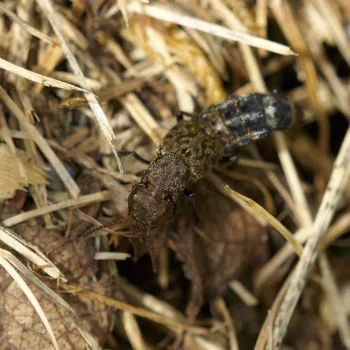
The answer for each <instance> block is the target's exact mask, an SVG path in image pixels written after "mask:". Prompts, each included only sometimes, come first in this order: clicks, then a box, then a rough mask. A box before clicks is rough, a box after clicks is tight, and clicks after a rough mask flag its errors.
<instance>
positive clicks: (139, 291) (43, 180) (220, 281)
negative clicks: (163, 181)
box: [0, 0, 350, 349]
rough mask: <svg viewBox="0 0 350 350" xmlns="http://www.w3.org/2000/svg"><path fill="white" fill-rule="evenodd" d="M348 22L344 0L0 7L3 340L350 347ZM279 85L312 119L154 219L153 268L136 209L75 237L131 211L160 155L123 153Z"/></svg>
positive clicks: (249, 153)
mask: <svg viewBox="0 0 350 350" xmlns="http://www.w3.org/2000/svg"><path fill="white" fill-rule="evenodd" d="M349 22H350V8H349V5H348V2H347V1H345V0H338V1H336V2H331V1H330V0H313V1H306V0H305V1H298V2H297V3H295V2H292V1H285V2H280V1H269V2H267V1H263V0H257V1H243V0H230V1H228V0H218V1H199V0H191V1H182V0H178V1H175V2H169V1H165V0H159V1H153V2H152V3H149V4H145V2H144V1H126V0H125V1H118V2H116V1H112V0H98V1H93V2H92V1H80V0H75V1H73V2H67V1H63V0H57V1H47V2H43V1H39V0H38V1H34V0H27V1H18V2H13V1H7V0H5V1H3V2H2V4H1V7H0V32H1V37H2V38H3V43H2V45H1V50H0V52H1V54H0V56H1V57H0V60H1V77H0V85H1V88H0V100H1V110H0V118H1V119H0V121H1V123H0V125H1V129H0V142H1V143H0V160H1V170H0V194H1V200H0V218H1V224H2V226H1V240H2V242H3V243H2V249H3V250H2V251H1V254H0V255H1V262H2V265H3V266H4V267H5V269H6V271H7V272H4V273H2V274H1V275H0V290H1V292H0V293H1V298H0V300H1V305H0V312H1V314H2V315H3V317H2V319H1V329H2V332H1V337H0V344H1V347H4V348H5V346H8V344H11V345H10V346H11V348H14V349H29V348H33V346H34V347H35V348H45V349H46V348H47V349H51V348H52V349H54V348H55V347H56V344H55V342H56V343H57V346H58V348H64V349H80V348H82V349H83V348H85V347H86V346H87V344H88V346H90V347H91V348H95V349H97V348H99V347H100V348H110V349H117V348H133V349H146V348H157V347H158V348H166V347H167V346H171V345H173V346H175V347H177V348H184V349H196V348H198V349H209V348H210V349H213V348H215V349H227V348H232V349H237V348H239V349H250V348H254V344H255V343H256V345H255V348H256V349H262V348H265V347H266V346H267V347H268V346H271V344H272V345H273V346H275V347H276V348H278V347H279V346H281V345H280V342H281V340H282V339H284V342H283V346H288V347H289V348H292V349H306V348H311V347H313V348H322V349H333V348H337V349H338V348H339V349H343V348H344V349H347V348H349V344H350V341H349V339H350V328H349V324H348V315H349V308H347V307H343V306H344V305H345V304H346V298H345V296H346V291H347V290H348V286H349V274H348V272H347V269H346V266H347V263H344V260H346V255H347V249H348V244H347V238H348V237H347V235H348V234H349V224H348V220H347V219H348V218H347V217H348V209H347V207H348V201H349V195H348V193H349V186H348V178H347V176H348V163H349V162H348V159H349V157H348V154H349V153H348V151H347V150H348V148H347V146H348V141H347V140H348V138H346V139H345V141H344V143H343V147H342V150H341V152H340V153H339V149H340V145H341V144H342V140H343V137H344V134H345V130H346V128H347V126H348V118H349V115H350V114H349V111H348V105H349V103H348V102H349V98H350V97H349V96H350V90H349V88H348V85H349V72H350V69H349V57H350V56H349V55H350V53H349V47H350V46H349V32H348V29H347V28H348V27H349ZM267 28H269V31H267ZM234 40H238V42H235V41H234ZM249 45H251V46H249ZM281 55H286V56H285V57H284V56H281ZM295 55H297V56H295ZM79 85H80V87H79ZM79 89H80V90H79ZM273 90H277V91H278V92H279V93H281V94H283V95H285V96H288V97H289V99H290V101H292V102H293V103H294V104H295V108H296V112H297V113H299V114H300V117H299V119H298V120H299V122H298V123H297V124H298V125H294V126H293V127H292V128H291V129H290V130H289V131H288V132H286V133H285V134H284V135H281V134H278V135H275V136H274V137H272V138H270V139H269V140H266V141H263V142H259V143H258V144H257V145H252V146H250V147H247V148H242V149H240V151H239V160H238V163H237V164H230V163H227V164H226V163H222V164H219V165H218V168H219V169H218V171H216V170H214V173H215V174H208V176H207V177H206V179H203V180H202V181H200V182H199V183H197V184H195V185H194V186H192V188H191V189H189V190H190V191H191V192H192V193H194V194H195V195H194V197H193V198H192V197H191V198H187V197H185V198H184V199H183V200H182V201H181V203H180V204H179V205H178V206H177V212H176V213H175V215H174V218H173V220H172V221H171V222H170V223H169V224H168V225H163V226H164V227H159V228H157V229H154V230H152V231H151V232H150V236H151V238H152V240H153V243H154V248H155V251H156V253H157V255H158V259H159V265H160V268H159V272H158V276H155V275H153V273H152V268H151V264H150V260H149V257H148V256H147V255H148V254H146V253H147V251H148V249H147V244H146V242H145V241H144V240H142V239H140V238H135V237H133V236H132V232H130V228H129V226H128V222H127V221H124V222H122V223H119V224H117V225H115V226H111V227H109V228H108V230H107V229H106V230H105V231H104V232H101V234H99V235H97V237H95V238H94V239H88V240H87V239H80V240H78V239H76V237H79V236H81V235H84V233H86V231H87V230H89V229H90V228H91V227H96V226H98V225H101V224H107V225H108V224H109V223H111V222H113V221H115V220H118V219H122V218H125V217H126V216H127V214H128V213H127V208H128V207H127V200H128V195H129V194H130V192H131V188H132V185H133V184H135V183H137V182H138V181H139V179H140V177H141V176H142V174H143V172H144V170H145V169H146V168H147V166H146V165H144V164H142V163H141V162H139V161H138V160H137V159H135V158H133V157H132V156H130V155H129V156H125V157H124V156H123V157H122V158H121V160H120V162H121V163H122V164H121V163H120V162H119V160H118V156H117V151H129V152H137V153H138V154H139V155H141V156H142V157H143V158H145V159H147V160H150V161H151V160H152V159H153V158H154V156H155V154H156V149H157V146H158V144H159V141H160V140H161V139H162V137H163V135H165V133H166V132H167V131H168V130H169V129H170V128H171V127H172V126H174V125H175V124H176V118H175V115H176V113H177V112H178V111H180V110H182V111H185V112H189V113H192V112H194V113H197V112H199V111H201V110H202V109H203V108H205V107H207V106H208V105H210V104H213V103H218V102H221V101H222V100H224V99H225V98H226V97H227V96H229V95H230V94H232V93H242V94H243V93H244V94H247V93H253V92H267V91H273ZM86 91H89V92H86ZM94 118H97V120H98V122H97V123H95V121H94ZM272 139H273V141H274V145H273V144H272ZM335 159H336V161H334V160H335ZM279 161H280V163H279ZM121 165H122V166H121ZM121 169H123V170H124V174H122V172H121V171H120V170H121ZM329 178H331V180H330V185H329V186H328V187H327V182H328V180H329ZM225 185H229V186H230V188H231V189H232V190H233V191H234V192H228V191H227V190H226V189H225V188H226V187H225ZM106 190H107V191H106ZM238 194H243V196H244V197H242V196H241V197H240V196H239V195H238ZM321 203H322V205H321ZM319 208H320V209H319ZM266 210H267V211H266ZM316 212H317V213H318V214H317V220H316V221H314V218H313V216H314V214H315V213H316ZM20 222H21V223H20ZM8 223H10V224H11V226H13V227H11V229H8V228H5V227H4V226H5V225H6V224H8ZM18 223H20V224H18ZM278 232H279V233H281V234H282V233H286V234H289V233H290V232H291V233H293V234H294V238H293V239H292V240H290V241H291V243H292V244H293V245H294V247H296V250H297V251H298V253H301V258H300V259H299V257H297V255H296V254H295V250H294V249H293V248H291V247H292V244H291V243H285V240H284V239H282V238H281V237H280V236H279V233H278ZM323 235H325V236H324V237H325V238H324V240H322V238H323ZM288 239H289V238H288ZM298 242H299V243H298ZM305 242H307V243H305ZM315 242H316V243H315ZM304 244H306V245H304ZM301 246H302V249H301ZM319 247H320V249H319ZM13 254H15V255H16V256H17V257H19V258H20V260H18V259H17V258H16V257H15V256H14V255H13ZM129 256H132V257H133V259H130V258H128V257H129ZM120 257H123V258H124V260H119V258H120ZM125 258H126V259H125ZM316 258H318V260H317V262H318V264H313V261H314V260H315V259H316ZM26 266H27V267H28V268H29V269H28V268H27V267H26ZM305 266H306V269H305V270H304V268H305ZM311 267H312V271H311V274H310V276H311V277H310V279H308V280H307V279H306V276H307V275H308V273H309V272H310V271H309V270H310V268H311ZM16 271H17V272H16ZM294 271H295V272H294ZM11 277H12V278H13V279H12V278H11ZM306 282H307V283H306ZM289 283H290V284H291V285H292V286H296V287H295V288H294V287H293V288H288V286H289ZM28 288H29V289H28ZM229 288H230V289H229ZM22 290H23V291H25V294H24V293H23V291H22ZM30 291H31V292H30ZM285 294H286V298H287V299H285ZM27 296H28V298H27ZM32 296H35V297H36V300H37V301H38V303H39V306H40V307H37V306H38V305H37V303H36V302H35V301H34V299H33V297H32ZM289 298H291V299H292V300H293V306H290V305H289V304H287V303H286V300H290V299H289ZM63 299H64V300H65V301H66V302H67V303H68V304H69V305H70V306H71V308H72V309H70V308H69V306H68V305H67V304H65V302H64V300H63ZM284 299H285V300H284ZM298 300H300V302H299V303H297V301H298ZM31 302H32V303H31ZM33 306H35V307H34V308H33ZM73 309H74V310H75V311H73ZM35 310H36V311H35ZM41 310H42V311H41ZM269 310H271V311H270V312H269ZM324 310H332V311H331V313H332V315H333V317H332V318H330V317H329V314H330V312H325V311H324ZM43 313H44V317H43ZM291 315H294V317H293V318H292V319H291ZM264 319H265V322H264V321H263V320H264ZM46 320H47V321H46ZM48 325H49V326H48ZM330 325H331V326H330ZM50 327H51V328H50ZM50 329H51V330H52V332H51V331H50ZM98 343H99V345H97V344H98ZM5 344H6V345H5Z"/></svg>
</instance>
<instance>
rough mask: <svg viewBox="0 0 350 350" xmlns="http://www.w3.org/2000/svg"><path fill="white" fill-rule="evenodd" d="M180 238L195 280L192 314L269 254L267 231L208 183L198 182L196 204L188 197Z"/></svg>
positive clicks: (183, 256) (183, 257) (181, 252)
mask: <svg viewBox="0 0 350 350" xmlns="http://www.w3.org/2000/svg"><path fill="white" fill-rule="evenodd" d="M175 241H176V247H177V255H178V257H179V259H180V260H182V261H183V262H184V266H183V268H184V271H185V275H186V276H187V277H188V278H189V279H191V281H192V296H191V305H190V309H189V313H190V314H192V315H196V313H197V312H198V310H199V308H200V306H201V305H202V303H203V302H204V301H205V300H208V299H213V298H216V297H219V296H220V295H222V294H223V293H224V292H225V291H226V289H227V284H228V282H229V281H231V280H232V279H233V278H235V277H237V276H238V275H239V274H240V273H241V272H242V270H243V269H245V268H246V267H248V266H249V265H252V264H255V263H257V262H259V260H260V261H261V260H264V259H265V257H266V254H267V236H266V231H265V229H264V228H263V227H261V226H260V225H259V224H258V223H257V222H256V221H255V220H254V219H253V218H252V217H251V215H250V214H248V213H247V212H245V211H244V210H243V209H242V208H240V207H238V206H237V204H235V203H233V202H232V201H231V200H230V199H228V198H227V197H225V196H223V195H221V194H220V193H218V192H217V191H216V190H215V189H214V188H213V187H211V186H210V185H209V184H208V183H207V182H204V181H202V182H200V183H199V184H198V185H196V188H195V199H194V203H191V202H189V201H188V200H187V201H186V200H185V201H183V205H182V208H181V215H180V218H179V222H178V232H177V233H176V235H175Z"/></svg>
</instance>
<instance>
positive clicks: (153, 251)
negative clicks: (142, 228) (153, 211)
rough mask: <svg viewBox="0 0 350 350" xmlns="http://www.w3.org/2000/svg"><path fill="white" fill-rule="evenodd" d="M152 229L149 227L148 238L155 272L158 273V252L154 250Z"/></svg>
mask: <svg viewBox="0 0 350 350" xmlns="http://www.w3.org/2000/svg"><path fill="white" fill-rule="evenodd" d="M150 229H151V227H149V228H148V230H147V233H146V240H147V245H148V250H149V254H150V255H151V260H152V268H153V272H154V273H155V274H156V273H157V271H158V264H157V257H156V252H155V250H154V246H153V242H152V238H151V236H150V234H149V231H150Z"/></svg>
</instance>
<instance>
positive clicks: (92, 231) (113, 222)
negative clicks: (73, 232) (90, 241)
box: [75, 217, 128, 239]
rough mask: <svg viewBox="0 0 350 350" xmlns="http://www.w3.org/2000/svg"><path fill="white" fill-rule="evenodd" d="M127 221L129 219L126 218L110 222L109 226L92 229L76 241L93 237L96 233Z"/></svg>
mask: <svg viewBox="0 0 350 350" xmlns="http://www.w3.org/2000/svg"><path fill="white" fill-rule="evenodd" d="M127 220H128V217H125V218H122V219H117V220H113V221H111V222H109V223H107V224H104V225H100V226H97V227H94V228H92V229H91V230H88V231H85V232H83V233H82V234H80V235H79V236H78V237H76V238H75V239H80V238H84V237H89V236H91V235H93V234H94V233H96V232H99V231H101V230H103V229H105V228H108V227H111V226H114V225H117V224H121V223H123V222H125V221H127Z"/></svg>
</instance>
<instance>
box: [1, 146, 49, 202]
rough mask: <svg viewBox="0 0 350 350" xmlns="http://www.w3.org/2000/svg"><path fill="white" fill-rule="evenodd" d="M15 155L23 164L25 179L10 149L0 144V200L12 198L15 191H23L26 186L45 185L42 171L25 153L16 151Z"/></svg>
mask: <svg viewBox="0 0 350 350" xmlns="http://www.w3.org/2000/svg"><path fill="white" fill-rule="evenodd" d="M16 153H17V155H18V157H19V158H20V161H21V162H22V164H23V167H24V169H25V171H26V175H27V178H24V177H23V176H21V174H20V170H19V167H18V162H17V161H16V158H15V156H14V155H13V153H12V152H11V150H10V148H9V147H8V146H7V145H5V144H0V164H1V168H0V198H3V199H8V198H12V197H13V196H14V195H15V192H16V191H17V190H24V188H25V187H26V186H28V185H43V184H46V183H47V181H46V179H45V173H44V170H43V169H41V168H40V167H39V166H38V165H36V164H35V163H34V162H33V161H32V160H31V157H30V155H29V154H28V153H27V152H24V151H21V150H16Z"/></svg>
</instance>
